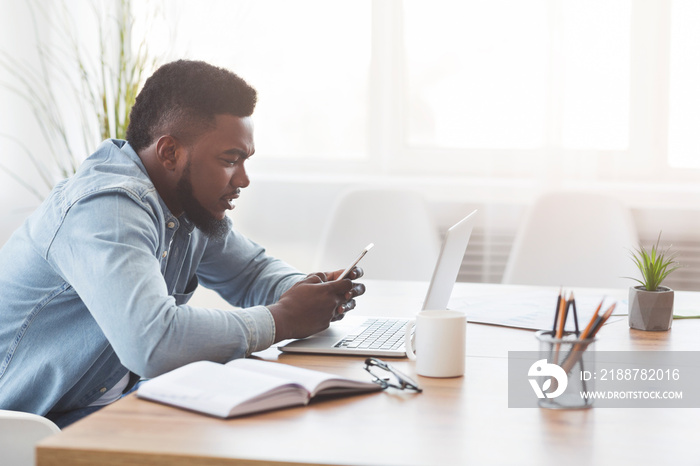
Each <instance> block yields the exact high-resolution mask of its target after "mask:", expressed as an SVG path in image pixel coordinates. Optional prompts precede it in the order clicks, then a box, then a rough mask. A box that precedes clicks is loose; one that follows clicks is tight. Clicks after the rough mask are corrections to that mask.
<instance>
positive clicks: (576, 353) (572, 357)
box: [561, 302, 617, 373]
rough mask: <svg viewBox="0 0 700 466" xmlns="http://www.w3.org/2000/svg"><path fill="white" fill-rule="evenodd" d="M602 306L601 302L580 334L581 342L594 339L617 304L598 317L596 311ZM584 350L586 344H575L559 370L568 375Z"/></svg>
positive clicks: (586, 346)
mask: <svg viewBox="0 0 700 466" xmlns="http://www.w3.org/2000/svg"><path fill="white" fill-rule="evenodd" d="M602 304H603V303H602V302H601V303H600V305H599V306H598V309H596V314H595V315H594V316H593V319H591V322H590V323H589V324H588V326H587V327H586V330H584V331H583V334H581V340H586V339H589V338H593V337H595V335H596V333H598V331H599V330H600V329H601V327H602V326H603V325H604V324H605V321H606V320H608V318H609V317H610V316H611V315H612V313H613V310H614V309H615V306H616V305H617V303H613V304H612V306H610V307H609V308H608V310H607V311H605V312H604V313H603V314H601V315H598V311H599V310H600V308H601V306H602ZM591 324H592V325H591ZM589 327H590V328H589ZM589 335H590V336H589ZM586 348H588V344H584V343H577V344H576V345H574V347H573V348H572V350H571V352H570V353H569V355H568V356H567V357H566V359H565V360H564V362H563V363H562V365H561V368H562V369H564V371H565V372H567V373H568V372H569V371H570V370H571V369H572V368H573V367H574V366H575V365H576V363H577V362H578V361H579V360H580V359H581V357H582V354H581V353H583V351H585V350H586Z"/></svg>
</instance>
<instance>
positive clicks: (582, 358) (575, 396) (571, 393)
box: [529, 330, 595, 409]
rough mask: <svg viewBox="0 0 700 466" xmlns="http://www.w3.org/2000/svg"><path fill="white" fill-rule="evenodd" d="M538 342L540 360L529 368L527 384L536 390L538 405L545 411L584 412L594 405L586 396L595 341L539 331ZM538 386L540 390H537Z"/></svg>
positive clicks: (591, 383) (591, 380)
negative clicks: (580, 410) (528, 381)
mask: <svg viewBox="0 0 700 466" xmlns="http://www.w3.org/2000/svg"><path fill="white" fill-rule="evenodd" d="M535 336H536V337H537V340H538V341H539V342H540V350H539V355H540V359H539V361H537V364H536V365H535V366H533V367H532V368H531V372H530V374H529V375H530V376H534V377H533V378H531V379H530V384H531V385H532V386H533V389H535V392H536V393H537V397H538V398H539V400H538V404H539V406H540V407H541V408H548V409H587V408H591V407H592V405H593V399H592V398H590V397H589V393H591V392H592V391H593V390H594V381H595V378H594V377H592V376H591V374H594V373H595V353H594V351H592V350H593V346H594V344H595V338H589V339H585V340H582V339H580V338H579V337H578V336H577V335H576V334H575V333H574V332H564V334H563V336H562V337H561V338H556V337H555V332H553V331H551V330H549V331H547V330H540V331H538V332H536V333H535ZM537 379H540V380H537ZM538 387H539V390H538Z"/></svg>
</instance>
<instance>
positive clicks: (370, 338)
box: [335, 319, 407, 350]
mask: <svg viewBox="0 0 700 466" xmlns="http://www.w3.org/2000/svg"><path fill="white" fill-rule="evenodd" d="M406 324H407V321H406V319H367V320H366V321H365V322H364V324H363V325H361V326H360V327H358V328H357V330H355V331H353V332H351V333H349V334H348V335H347V336H346V337H345V338H343V339H342V340H340V341H339V342H338V343H336V344H335V347H336V348H359V349H383V350H395V349H399V348H401V347H402V346H403V344H404V339H405V333H406Z"/></svg>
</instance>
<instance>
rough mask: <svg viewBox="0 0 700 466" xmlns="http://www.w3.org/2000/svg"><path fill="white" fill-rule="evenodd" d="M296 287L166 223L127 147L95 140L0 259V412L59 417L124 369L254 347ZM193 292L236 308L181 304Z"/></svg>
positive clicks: (176, 221)
mask: <svg viewBox="0 0 700 466" xmlns="http://www.w3.org/2000/svg"><path fill="white" fill-rule="evenodd" d="M301 278H303V275H302V274H301V273H299V272H298V271H297V270H295V269H293V268H292V267H290V266H288V265H286V264H285V263H283V262H281V261H278V260H276V259H273V258H271V257H269V256H267V255H266V254H265V251H264V249H263V248H261V247H260V246H259V245H257V244H255V243H253V242H252V241H250V240H248V239H246V238H245V237H244V236H242V235H241V234H239V233H237V232H236V231H235V230H231V232H230V234H229V235H228V237H227V238H226V239H225V240H221V241H213V240H209V239H208V238H207V237H206V236H205V235H203V234H202V233H201V232H200V231H199V230H198V229H196V228H195V227H194V226H193V225H192V224H191V223H190V222H189V221H188V220H187V218H186V217H185V216H181V217H179V218H177V217H175V216H173V215H172V214H171V213H170V211H169V210H168V208H167V207H166V206H165V204H164V203H163V200H162V199H161V198H160V196H159V195H158V193H157V192H156V189H155V187H154V186H153V183H152V182H151V180H150V179H149V177H148V174H147V172H146V169H145V168H144V166H143V164H142V162H141V160H140V158H139V157H138V155H137V154H136V152H134V150H133V149H132V148H131V147H130V146H129V145H128V143H125V142H124V141H119V140H108V141H105V142H104V143H103V144H102V145H101V146H100V147H99V149H98V150H97V151H96V152H95V153H94V154H93V155H92V156H91V157H90V158H88V159H87V160H86V161H85V162H84V163H83V164H82V165H81V167H80V169H79V170H78V172H77V173H76V174H75V175H74V176H73V177H71V178H69V179H67V180H64V181H62V182H60V183H59V184H58V185H57V186H56V187H55V188H54V190H53V191H52V193H51V194H50V196H49V197H48V198H47V199H46V201H45V202H44V203H43V204H42V205H41V206H40V207H39V209H38V210H37V211H36V212H35V213H33V214H32V215H31V217H29V218H28V219H27V221H26V222H25V223H24V224H23V226H22V227H21V228H20V229H18V230H17V231H16V232H15V233H14V235H13V236H12V237H11V238H10V239H9V240H8V242H7V243H6V244H5V246H4V247H3V248H2V250H0V297H1V300H2V301H1V302H0V356H1V357H2V359H0V408H2V409H14V410H20V411H27V412H33V413H37V414H42V415H43V414H46V413H48V412H49V411H51V412H63V411H70V410H73V409H77V408H82V407H84V406H87V405H89V404H90V403H92V402H93V401H95V400H96V399H98V398H99V397H100V396H101V395H102V394H103V393H104V392H105V391H106V390H109V389H110V388H111V387H112V386H114V385H115V384H116V383H117V382H118V381H119V380H120V379H121V378H122V377H123V376H124V375H125V374H127V371H131V372H133V373H135V374H138V375H140V376H142V377H153V376H156V375H159V374H162V373H164V372H166V371H169V370H171V369H174V368H176V367H178V366H181V365H183V364H186V363H189V362H192V361H198V360H211V361H218V362H225V361H228V360H231V359H234V358H240V357H244V356H246V355H249V354H250V353H251V352H253V351H258V350H261V349H264V348H267V347H268V346H270V345H271V344H272V343H273V341H274V334H275V329H274V321H273V319H272V315H271V314H270V312H269V311H268V309H267V308H266V307H265V305H267V304H271V303H273V302H275V301H277V300H278V299H279V297H280V295H281V294H282V293H283V292H284V291H286V290H287V289H288V288H289V287H291V286H292V285H293V284H294V283H296V282H297V281H299V280H300V279H301ZM198 284H201V285H203V286H205V287H208V288H212V289H214V290H216V291H217V292H218V293H219V294H220V295H221V296H222V297H223V298H225V299H226V300H227V301H228V302H229V303H231V304H232V305H234V306H237V307H240V308H242V309H240V310H235V311H230V310H226V311H225V310H219V309H203V308H195V307H192V306H188V305H187V304H186V303H187V301H188V300H189V298H190V296H191V295H192V293H193V292H194V290H195V288H196V287H197V286H198Z"/></svg>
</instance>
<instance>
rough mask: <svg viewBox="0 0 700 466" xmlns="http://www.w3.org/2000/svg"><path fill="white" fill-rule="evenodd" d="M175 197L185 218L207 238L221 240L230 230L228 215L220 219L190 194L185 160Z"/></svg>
mask: <svg viewBox="0 0 700 466" xmlns="http://www.w3.org/2000/svg"><path fill="white" fill-rule="evenodd" d="M175 192H176V194H177V198H178V200H179V201H180V205H182V210H183V211H184V212H185V215H187V218H188V219H189V220H190V221H191V222H192V223H194V225H195V226H196V227H197V228H199V229H200V230H201V231H202V233H204V234H205V235H206V236H207V237H208V238H210V239H213V240H223V239H224V238H226V236H227V235H228V234H229V232H230V231H231V223H230V222H231V221H230V220H229V219H228V217H224V218H222V219H221V220H219V219H217V218H216V217H214V216H213V215H211V214H210V213H209V212H208V211H207V209H205V208H204V206H202V204H200V203H199V201H198V200H197V199H195V197H194V195H193V194H192V182H191V181H190V163H189V161H188V162H187V165H186V166H185V170H184V171H183V173H182V177H180V180H179V181H178V182H177V185H176V187H175Z"/></svg>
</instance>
